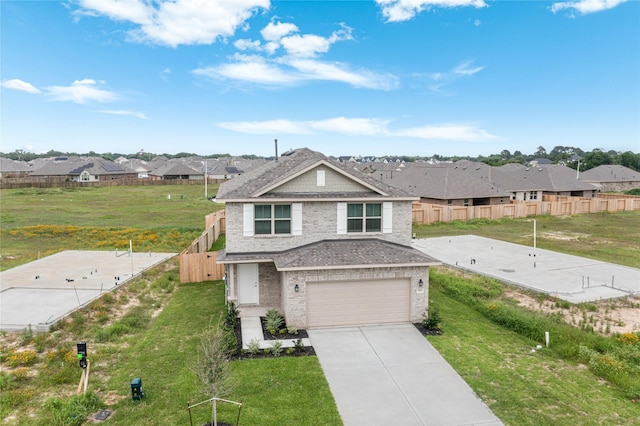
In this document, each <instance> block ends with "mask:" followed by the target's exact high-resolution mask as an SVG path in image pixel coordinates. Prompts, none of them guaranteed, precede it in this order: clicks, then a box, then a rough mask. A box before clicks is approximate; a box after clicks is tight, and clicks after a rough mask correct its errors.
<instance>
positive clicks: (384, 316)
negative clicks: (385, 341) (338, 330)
mask: <svg viewBox="0 0 640 426" xmlns="http://www.w3.org/2000/svg"><path fill="white" fill-rule="evenodd" d="M410 288H411V281H410V279H408V278H405V279H387V280H367V281H334V282H308V283H307V327H327V326H342V325H366V324H382V323H392V322H406V321H410V316H411V314H410V312H411V290H410Z"/></svg>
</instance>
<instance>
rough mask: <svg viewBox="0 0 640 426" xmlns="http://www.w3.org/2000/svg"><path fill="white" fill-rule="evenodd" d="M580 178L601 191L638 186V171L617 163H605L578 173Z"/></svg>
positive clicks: (639, 176) (622, 189)
mask: <svg viewBox="0 0 640 426" xmlns="http://www.w3.org/2000/svg"><path fill="white" fill-rule="evenodd" d="M580 180H581V181H584V182H587V183H590V184H591V185H595V186H597V187H598V188H599V189H600V191H603V192H618V191H628V190H630V189H634V188H640V172H636V171H635V170H633V169H630V168H628V167H624V166H620V165H618V164H606V165H602V166H598V167H594V168H593V169H589V170H587V171H584V172H582V173H580Z"/></svg>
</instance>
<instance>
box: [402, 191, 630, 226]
mask: <svg viewBox="0 0 640 426" xmlns="http://www.w3.org/2000/svg"><path fill="white" fill-rule="evenodd" d="M631 210H640V197H629V196H624V197H611V196H607V197H601V196H598V197H595V198H580V197H559V196H550V197H545V201H541V202H533V201H526V202H524V201H514V202H513V203H512V204H496V205H489V206H468V207H463V206H445V205H441V204H427V203H413V208H412V211H411V215H412V220H413V223H414V224H418V225H428V224H431V223H436V222H450V221H452V220H470V219H502V218H517V217H527V216H539V215H545V214H546V215H551V216H563V215H574V214H583V213H598V212H621V211H631Z"/></svg>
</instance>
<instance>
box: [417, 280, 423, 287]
mask: <svg viewBox="0 0 640 426" xmlns="http://www.w3.org/2000/svg"><path fill="white" fill-rule="evenodd" d="M423 285H424V281H422V278H420V279H419V280H418V287H422V286H423Z"/></svg>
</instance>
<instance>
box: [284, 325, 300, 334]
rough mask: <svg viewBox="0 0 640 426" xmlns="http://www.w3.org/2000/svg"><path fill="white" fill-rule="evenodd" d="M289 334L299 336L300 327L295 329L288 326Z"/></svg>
mask: <svg viewBox="0 0 640 426" xmlns="http://www.w3.org/2000/svg"><path fill="white" fill-rule="evenodd" d="M287 332H288V333H289V334H298V327H294V326H292V325H289V326H287Z"/></svg>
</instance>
